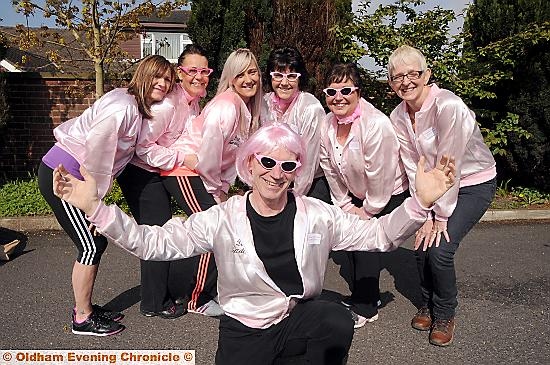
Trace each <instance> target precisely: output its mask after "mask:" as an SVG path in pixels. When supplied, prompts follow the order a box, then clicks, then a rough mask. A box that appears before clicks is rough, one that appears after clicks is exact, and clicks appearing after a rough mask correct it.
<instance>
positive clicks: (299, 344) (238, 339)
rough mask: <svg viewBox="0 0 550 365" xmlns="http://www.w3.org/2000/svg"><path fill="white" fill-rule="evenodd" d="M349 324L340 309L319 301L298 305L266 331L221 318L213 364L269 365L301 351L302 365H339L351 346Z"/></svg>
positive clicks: (350, 328) (350, 321)
mask: <svg viewBox="0 0 550 365" xmlns="http://www.w3.org/2000/svg"><path fill="white" fill-rule="evenodd" d="M353 324H354V322H353V319H352V318H351V315H350V313H349V311H348V310H347V309H346V308H345V307H344V306H342V305H340V304H338V303H334V302H329V301H325V300H319V299H312V300H308V301H305V302H301V303H298V304H297V305H296V306H295V307H294V309H293V310H292V311H291V312H290V314H289V316H288V317H287V318H285V319H283V320H282V321H281V322H279V323H277V324H275V325H273V326H271V327H269V328H266V329H256V328H250V327H247V326H245V325H243V324H242V323H241V322H239V321H237V320H236V319H233V318H231V317H228V316H223V317H221V319H220V326H219V329H220V330H219V340H218V351H217V352H216V364H217V365H234V364H246V365H270V364H273V363H274V362H275V361H276V360H277V359H281V357H285V356H286V355H287V354H288V355H301V354H298V353H292V354H289V352H295V350H302V351H303V352H304V353H303V357H304V363H308V364H315V365H323V364H327V365H328V364H338V365H341V364H342V363H343V362H344V360H345V359H346V358H347V354H348V352H349V348H350V346H351V341H352V339H353ZM302 351H298V352H302Z"/></svg>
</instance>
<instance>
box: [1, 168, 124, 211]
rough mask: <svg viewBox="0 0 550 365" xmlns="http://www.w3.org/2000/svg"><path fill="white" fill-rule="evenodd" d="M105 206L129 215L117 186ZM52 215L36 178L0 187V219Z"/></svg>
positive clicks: (114, 186)
mask: <svg viewBox="0 0 550 365" xmlns="http://www.w3.org/2000/svg"><path fill="white" fill-rule="evenodd" d="M104 200H105V203H106V204H116V205H118V206H119V207H120V208H121V209H122V210H123V211H124V212H126V213H129V212H130V210H129V209H128V204H127V203H126V200H125V199H124V196H123V195H122V191H121V190H120V187H119V186H118V184H117V183H116V181H115V183H114V184H113V189H112V190H111V192H110V193H109V194H108V195H107V196H106V197H105V199H104ZM47 214H52V210H51V209H50V206H49V205H48V203H46V200H44V198H43V197H42V194H40V189H39V188H38V177H37V176H36V175H31V176H29V180H16V181H9V182H7V183H5V184H4V185H2V186H0V217H20V216H34V215H47Z"/></svg>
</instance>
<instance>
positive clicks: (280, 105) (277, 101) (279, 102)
mask: <svg viewBox="0 0 550 365" xmlns="http://www.w3.org/2000/svg"><path fill="white" fill-rule="evenodd" d="M299 93H300V90H298V89H296V91H295V92H294V94H292V96H291V97H290V98H288V99H281V98H280V97H279V96H277V93H276V92H273V94H272V95H271V101H272V102H273V106H274V108H275V110H276V111H277V113H278V114H280V115H283V114H284V113H285V112H286V111H287V110H288V107H289V106H290V104H292V102H293V101H294V100H296V97H297V96H298V94H299Z"/></svg>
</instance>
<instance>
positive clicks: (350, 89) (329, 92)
mask: <svg viewBox="0 0 550 365" xmlns="http://www.w3.org/2000/svg"><path fill="white" fill-rule="evenodd" d="M358 89H359V88H358V87H357V86H346V87H343V88H341V89H335V88H333V87H327V88H326V89H323V92H324V93H325V94H326V95H327V96H331V97H332V96H336V94H338V93H340V95H343V96H348V95H350V94H351V93H352V92H354V91H355V90H358Z"/></svg>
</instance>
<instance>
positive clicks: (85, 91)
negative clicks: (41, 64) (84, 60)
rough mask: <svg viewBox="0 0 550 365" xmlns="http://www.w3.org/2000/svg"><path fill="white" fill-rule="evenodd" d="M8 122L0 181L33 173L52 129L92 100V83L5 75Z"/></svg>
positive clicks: (49, 141)
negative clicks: (9, 117)
mask: <svg viewBox="0 0 550 365" xmlns="http://www.w3.org/2000/svg"><path fill="white" fill-rule="evenodd" d="M4 75H6V81H7V85H6V87H7V90H6V91H7V99H8V100H7V102H8V105H9V114H10V116H11V119H10V120H9V122H8V125H7V126H6V128H5V129H4V130H2V134H3V135H2V136H1V138H0V182H3V181H6V180H14V179H16V178H20V179H25V178H27V177H28V174H29V172H31V173H33V172H36V170H37V168H38V165H39V164H40V159H41V158H42V156H43V155H44V154H45V153H46V152H47V151H48V149H49V148H50V147H51V146H52V145H53V143H54V138H53V133H52V130H53V128H55V127H56V126H57V125H59V124H60V123H62V122H64V121H66V120H68V119H70V118H73V117H76V116H78V115H80V114H81V113H82V112H83V111H84V110H85V109H86V108H88V107H89V106H90V105H91V104H92V103H93V102H94V101H95V98H94V96H93V95H94V93H93V91H94V88H95V86H94V80H90V79H86V78H82V79H75V78H72V77H71V78H69V77H67V78H63V77H53V76H48V75H43V74H42V75H41V74H38V73H23V72H20V73H19V72H18V73H15V72H14V73H5V74H4Z"/></svg>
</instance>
